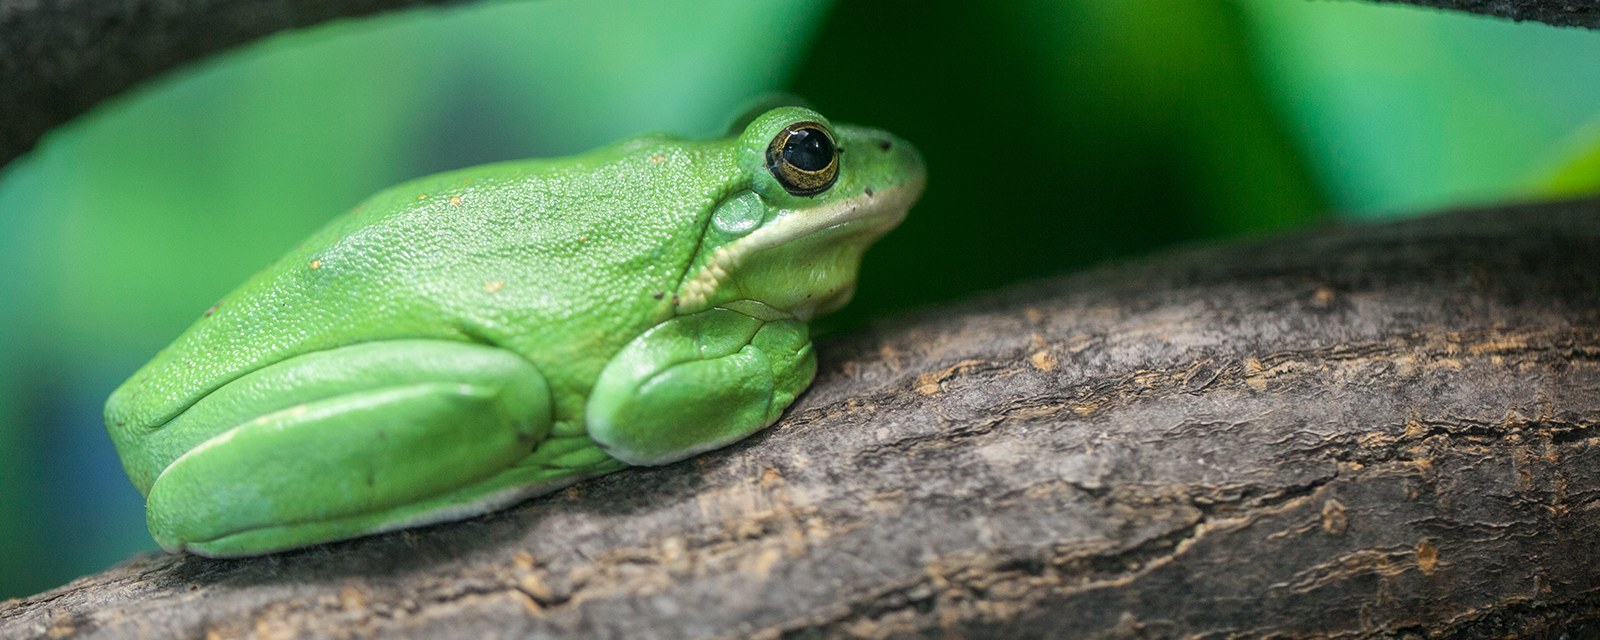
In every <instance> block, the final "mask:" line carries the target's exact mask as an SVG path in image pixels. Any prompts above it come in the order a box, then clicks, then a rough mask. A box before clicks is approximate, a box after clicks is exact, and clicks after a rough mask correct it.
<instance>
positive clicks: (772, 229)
mask: <svg viewBox="0 0 1600 640" xmlns="http://www.w3.org/2000/svg"><path fill="white" fill-rule="evenodd" d="M921 193H922V185H920V184H911V183H908V184H903V185H899V186H895V187H890V188H887V189H883V190H881V191H877V192H868V193H863V194H861V195H859V196H856V197H854V198H849V199H846V200H839V201H836V202H830V203H828V204H825V205H822V206H820V207H817V208H815V209H798V210H796V209H789V210H784V211H780V212H779V214H778V216H777V217H776V218H774V219H773V221H772V222H770V223H767V224H766V225H765V226H763V227H761V228H760V229H756V230H755V231H753V232H751V233H750V235H747V236H745V237H743V238H740V239H738V240H735V241H733V243H731V244H729V245H727V246H725V247H721V248H719V249H717V250H716V252H715V253H713V254H711V261H710V262H707V263H706V266H704V267H701V269H700V272H699V273H697V274H696V275H695V277H693V278H690V279H689V280H688V281H687V282H685V283H684V285H683V288H682V289H681V290H680V291H679V292H678V299H677V311H678V312H679V313H693V312H695V311H699V310H700V309H701V308H702V307H704V306H705V304H706V301H707V300H708V299H709V298H710V297H711V294H712V293H714V292H716V290H717V287H718V286H720V285H721V284H722V283H723V281H725V280H726V279H727V277H728V272H730V271H733V270H735V269H738V268H739V266H740V265H741V264H743V263H744V260H745V258H747V257H749V256H750V255H752V254H755V253H757V252H760V251H763V250H766V249H771V248H773V247H777V246H780V245H783V244H784V243H787V242H790V241H793V240H796V239H798V238H803V237H805V236H808V235H811V234H813V233H816V232H818V231H823V230H825V229H831V228H834V227H837V226H839V225H842V224H846V223H849V222H855V221H857V220H868V219H876V220H874V222H875V223H876V224H875V225H874V227H876V228H882V229H884V230H888V229H891V228H893V227H894V226H895V225H897V224H900V221H901V220H904V219H905V217H906V212H907V211H909V210H910V209H911V204H912V202H913V201H914V200H915V199H916V197H917V196H918V195H919V194H921ZM805 319H806V318H801V320H805Z"/></svg>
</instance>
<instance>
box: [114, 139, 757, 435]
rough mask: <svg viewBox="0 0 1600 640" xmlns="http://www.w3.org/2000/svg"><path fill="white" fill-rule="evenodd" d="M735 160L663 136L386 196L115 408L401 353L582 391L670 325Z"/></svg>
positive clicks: (459, 174)
mask: <svg viewBox="0 0 1600 640" xmlns="http://www.w3.org/2000/svg"><path fill="white" fill-rule="evenodd" d="M729 153H730V152H729V151H727V150H726V149H724V148H722V147H719V146H717V145H714V144H703V143H694V142H685V141H680V140H676V139H672V138H667V137H660V136H654V137H645V138H637V139H633V140H629V141H625V142H622V143H619V144H617V145H613V146H610V147H605V148H602V149H598V150H595V151H592V152H589V153H586V154H583V155H579V156H574V157H570V158H563V159H560V160H524V161H513V162H505V163H498V164H493V165H485V166H481V167H473V168H469V169H462V170H458V171H451V172H446V173H441V174H436V175H432V176H427V177H423V178H419V179H416V180H412V181H410V182H406V183H403V184H400V185H397V186H395V187H391V188H389V189H385V190H384V191H381V192H379V193H377V194H375V195H373V196H372V197H371V198H369V199H367V200H366V201H365V202H364V203H362V204H361V205H358V206H357V207H356V208H355V209H353V210H352V211H351V212H350V213H349V214H347V215H343V216H340V217H339V218H337V219H335V220H333V221H332V222H330V223H329V224H328V225H327V226H326V227H324V228H323V229H322V230H321V231H319V232H318V233H317V234H315V235H314V236H312V237H311V238H309V239H307V240H306V241H305V242H304V243H302V244H301V245H299V246H298V247H296V248H295V249H294V250H292V251H290V252H289V253H288V254H287V255H286V256H284V257H283V258H282V259H281V260H279V261H278V262H277V263H275V264H273V265H272V266H270V267H268V268H267V269H265V270H264V271H262V272H261V273H258V274H257V275H256V276H255V277H253V278H251V279H250V281H248V282H246V283H245V284H244V285H243V286H241V287H240V288H239V289H237V290H235V291H234V292H232V293H230V294H229V295H228V296H226V297H225V298H223V299H222V300H221V301H219V302H218V303H217V305H216V306H215V307H214V308H213V309H212V310H210V311H208V312H207V313H206V315H205V317H202V318H201V319H199V320H198V321H197V322H196V323H195V324H194V325H192V326H191V327H190V328H189V329H188V330H187V331H186V332H185V333H184V334H183V335H182V336H180V337H179V338H178V339H177V340H176V341H174V343H173V344H172V345H171V346H169V347H168V348H167V349H166V350H165V351H163V352H162V353H161V354H160V355H158V356H157V357H156V358H155V359H154V360H152V361H151V362H150V363H148V364H146V365H145V367H144V368H143V369H142V370H141V371H140V372H139V373H137V374H135V375H134V376H133V378H132V379H130V380H129V382H128V383H126V384H124V386H123V387H122V388H120V389H118V390H117V392H116V394H114V395H113V397H112V401H111V404H110V406H109V407H108V409H111V408H116V407H126V408H127V409H128V415H123V416H119V418H120V419H122V420H124V421H131V422H136V423H141V424H146V425H152V426H153V425H159V424H161V423H162V422H164V421H165V420H166V419H168V418H170V417H171V415H172V414H175V413H176V412H178V411H181V410H182V409H183V408H184V407H185V406H187V405H188V404H190V403H192V402H193V401H194V400H195V399H196V398H198V397H200V396H201V395H203V394H205V393H206V392H208V391H209V390H210V389H214V388H216V387H218V386H220V385H222V384H225V383H226V382H228V381H229V380H231V379H233V378H236V377H238V376H239V375H242V374H243V373H245V372H249V371H252V370H255V369H258V368H260V367H263V366H267V365H270V364H273V363H275V362H279V361H282V360H284V359H286V358H289V357H293V356H295V355H299V354H303V353H307V352H311V351H318V350H323V349H330V348H336V347H340V346H346V345H350V344H356V343H361V342H370V341H377V340H389V339H401V338H433V339H446V340H458V341H468V342H478V343H487V344H494V345H498V346H503V347H506V348H509V349H511V350H513V351H515V352H518V353H520V354H522V355H523V356H524V357H527V358H529V359H530V360H531V361H533V362H534V364H535V365H537V366H540V367H541V368H542V369H548V370H547V371H545V375H546V376H547V377H549V378H551V382H552V384H553V385H557V386H562V385H563V383H564V382H566V381H567V380H569V379H570V380H571V382H570V384H573V385H580V386H581V385H583V384H585V381H584V380H583V379H584V378H589V379H592V377H593V375H594V374H596V373H597V372H598V367H599V366H600V365H601V364H603V362H604V360H605V359H606V358H608V357H609V355H610V354H611V353H615V351H616V350H617V349H619V348H620V347H621V345H622V344H623V343H625V342H626V341H627V340H628V339H630V338H631V337H633V335H636V334H637V333H638V332H639V331H642V330H643V329H644V328H646V327H648V326H650V325H651V324H653V323H655V322H658V321H659V320H660V318H659V317H657V316H659V315H660V314H662V313H666V312H668V309H669V306H668V305H667V304H665V303H664V302H663V301H662V298H658V297H656V296H657V294H662V297H669V296H670V295H671V292H672V290H673V287H674V286H675V285H676V284H677V282H678V281H679V280H681V279H682V277H683V273H684V271H685V270H686V269H687V268H688V262H689V261H690V259H691V258H692V256H693V253H694V251H695V249H696V246H697V238H698V236H699V234H700V233H701V230H703V229H704V226H705V224H706V219H707V216H708V215H709V210H710V209H711V207H712V205H713V204H714V203H715V202H717V200H718V199H720V198H721V197H723V196H724V195H725V194H724V193H723V191H724V190H725V187H724V186H723V185H725V184H726V183H728V182H729V181H728V180H727V179H726V177H727V176H725V175H723V174H731V173H732V172H733V171H734V169H733V167H732V164H733V163H732V162H731V161H730V159H729V157H728V154H729ZM246 339H247V340H249V342H248V343H247V342H244V340H246ZM168 367H180V368H181V369H182V372H181V373H179V374H178V375H170V374H168V375H161V374H160V373H159V372H160V371H161V370H163V369H166V368H168ZM108 417H109V414H108Z"/></svg>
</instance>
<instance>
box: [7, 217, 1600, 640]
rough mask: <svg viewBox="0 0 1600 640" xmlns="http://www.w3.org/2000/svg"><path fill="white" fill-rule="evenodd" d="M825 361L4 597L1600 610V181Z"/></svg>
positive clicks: (707, 614) (1134, 269) (1131, 281)
mask: <svg viewBox="0 0 1600 640" xmlns="http://www.w3.org/2000/svg"><path fill="white" fill-rule="evenodd" d="M819 352H820V353H821V357H822V363H821V368H820V373H819V376H818V380H817V382H816V385H815V386H814V387H813V389H812V390H811V391H810V392H808V393H807V394H806V395H805V396H804V397H803V398H802V399H801V401H800V402H799V403H798V404H797V406H796V407H794V409H793V410H791V411H790V412H789V413H788V415H787V416H786V417H785V418H784V419H783V420H782V421H781V422H780V423H779V424H778V425H776V426H775V427H773V428H771V429H769V430H766V431H764V432H762V433H760V434H758V435H757V436H756V437H753V438H751V439H750V440H748V441H745V442H743V443H739V444H737V445H735V446H732V447H730V448H728V449H725V450H721V451H715V452H710V453H708V454H705V455H702V456H699V457H697V458H694V459H692V460H689V461H685V462H683V463H679V464H676V465H671V466H668V467H662V468H649V469H631V470H627V471H624V472H621V473H617V474H614V475H611V476H607V477H604V478H600V479H597V480H594V481H590V482H586V483H583V484H580V485H578V486H576V487H573V488H571V489H569V490H566V491H564V492H561V493H559V494H556V495H553V496H547V497H545V498H540V499H535V500H532V501H530V502H527V503H525V504H522V505H520V506H518V507H515V508H513V509H510V510H508V511H505V512H502V513H499V514H495V515H491V516H487V517H484V518H479V519H475V520H471V521H468V522H463V523H454V524H447V525H439V526H434V527H429V528H426V529H421V530H415V531H408V532H401V533H396V534H391V535H384V536H378V537H372V538H367V539H362V540H356V541H351V542H346V543H340V544H334V545H328V546H323V547H317V548H313V549H309V550H304V551H299V552H293V553H287V554H280V555H274V556H269V557H265V558H256V559H246V560H235V561H217V560H207V559H203V558H198V557H190V556H173V555H154V556H149V557H140V558H136V559H134V560H132V561H130V562H128V563H126V564H124V565H122V566H119V567H116V568H113V569H110V570H108V571H106V572H104V573H102V574H99V575H95V576H89V577H86V578H83V579H80V580H77V581H75V582H73V583H71V584H69V585H66V586H65V587H62V588H59V589H56V590H53V591H50V592H47V593H44V594H40V595H38V596H34V597H32V598H28V599H24V600H15V601H10V602H7V603H4V604H0V636H4V637H28V636H35V637H46V636H47V637H51V638H64V637H113V638H116V637H136V636H140V635H141V634H146V633H153V634H154V635H158V636H168V637H201V636H207V637H210V636H211V635H212V634H215V635H216V636H218V637H239V636H249V635H259V636H269V635H280V636H282V637H291V636H295V637H298V636H305V637H349V636H362V637H366V636H369V635H371V636H402V635H403V636H406V637H440V638H449V637H512V636H515V637H567V636H568V635H573V636H581V637H606V638H621V637H626V638H681V637H711V636H720V637H729V636H752V637H759V638H778V637H804V638H812V637H820V638H833V637H891V636H908V635H919V636H926V635H932V634H939V633H941V632H953V633H955V634H956V635H958V636H963V637H1000V636H1005V637H1023V636H1027V637H1038V636H1052V637H1082V638H1090V637H1136V636H1137V637H1176V636H1184V637H1192V636H1201V635H1206V636H1230V637H1234V636H1242V637H1261V636H1272V635H1277V636H1295V637H1304V636H1317V637H1327V636H1341V635H1347V636H1350V637H1395V636H1397V635H1399V634H1402V633H1411V632H1429V633H1432V634H1434V635H1429V636H1428V637H1445V638H1480V637H1512V636H1516V637H1524V636H1534V635H1535V634H1544V635H1538V637H1552V638H1553V637H1557V636H1558V635H1560V633H1561V632H1562V631H1563V629H1565V630H1568V631H1571V630H1573V629H1578V630H1579V631H1582V630H1583V629H1584V628H1585V627H1583V625H1592V624H1594V622H1593V621H1594V620H1597V619H1600V574H1596V572H1595V571H1594V570H1593V567H1595V566H1600V548H1597V547H1596V546H1595V545H1594V540H1596V539H1600V509H1597V508H1596V506H1600V201H1587V202H1577V203H1558V204H1545V205H1534V206H1521V207H1510V208H1505V209H1497V210H1482V211H1469V212H1462V213H1456V214H1451V215H1446V216H1441V217H1435V218H1431V219H1424V220H1418V221H1412V222H1404V223H1398V224H1389V225H1382V226H1357V227H1329V228H1324V229H1320V230H1316V231H1314V232H1310V233H1306V234H1303V235H1299V236H1295V237H1289V238H1281V239H1271V240H1262V241H1254V242H1246V243H1236V244H1228V245H1216V246H1205V247H1199V248H1194V249H1190V250H1186V251H1182V252H1177V253H1171V254H1166V255H1163V256H1158V257H1155V258H1151V259H1147V260H1144V261H1141V262H1138V263H1134V264H1129V265H1125V266H1121V267H1116V268H1110V269H1105V270H1099V271H1094V272H1090V273H1086V274H1081V275H1076V276H1072V277H1066V278H1060V279H1054V280H1047V281H1043V282H1039V283H1036V284H1032V285H1028V286H1024V287H1021V288H1017V289H1014V290H1011V291H1007V292H1003V293H1000V294H996V295H993V296H990V297H987V298H983V299H980V300H976V301H973V302H972V303H970V304H965V305H962V306H958V307H953V308H947V309H938V310H932V311H929V312H927V313H924V314H922V315H919V316H915V317H910V318H905V319H901V320H896V321H890V322H886V323H882V324H880V325H876V326H874V327H873V328H872V329H871V330H869V331H865V332H863V333H860V334H857V335H851V336H845V337H841V338H837V339H834V340H830V341H826V342H825V343H824V344H822V345H821V347H820V349H819ZM1588 629H1589V630H1591V631H1592V630H1593V627H1589V628H1588ZM1425 635H1426V634H1425ZM1574 637H1586V636H1584V635H1583V634H1582V633H1578V635H1575V636H1574Z"/></svg>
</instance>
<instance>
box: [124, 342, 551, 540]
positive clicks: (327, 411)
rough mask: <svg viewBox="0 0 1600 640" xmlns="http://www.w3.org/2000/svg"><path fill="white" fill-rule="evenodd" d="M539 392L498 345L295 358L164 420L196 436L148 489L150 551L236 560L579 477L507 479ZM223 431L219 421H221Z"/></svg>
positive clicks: (537, 423)
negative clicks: (153, 544)
mask: <svg viewBox="0 0 1600 640" xmlns="http://www.w3.org/2000/svg"><path fill="white" fill-rule="evenodd" d="M550 403H551V401H550V391H549V387H548V385H547V384H546V382H545V380H544V377H543V376H542V375H541V374H540V373H539V371H538V370H537V369H536V368H535V367H534V366H533V365H532V364H530V363H529V362H528V361H527V360H525V359H523V358H522V357H520V356H518V355H516V354H514V353H512V352H510V351H506V350H504V349H499V348H495V347H489V346H483V345H475V344H466V343H458V342H449V341H442V340H396V341H387V342H374V343H365V344H360V345H354V346H350V347H342V348H338V349H332V350H328V351H322V352H316V353H312V354H307V355H304V356H300V357H297V358H292V359H290V360H286V361H284V362H280V363H278V364H274V365H271V366H269V367H266V368H264V369H262V370H259V371H256V372H254V373H252V374H249V375H247V376H245V377H243V378H240V379H239V380H236V381H234V382H231V383H229V384H227V385H224V386H223V387H221V388H219V389H218V390H216V391H215V392H213V393H211V394H210V395H208V396H207V397H206V398H205V399H203V400H202V401H201V402H199V403H197V404H196V405H195V406H194V407H192V408H191V409H189V410H188V411H186V412H184V414H183V415H181V416H180V417H179V418H178V419H175V420H174V421H173V423H171V424H169V425H168V428H170V429H171V431H172V434H171V435H170V436H169V437H171V438H174V439H181V438H182V437H184V434H185V433H186V432H188V433H200V434H209V433H215V434H216V435H212V436H211V437H209V438H207V439H205V440H204V441H203V442H199V443H198V445H197V446H180V447H177V448H176V449H175V450H182V451H185V453H183V454H182V455H181V456H178V457H177V458H176V459H175V460H173V461H172V462H171V463H170V464H168V465H167V466H166V467H165V469H164V470H163V471H162V472H161V474H160V476H159V477H158V478H157V479H156V480H155V482H154V484H153V485H152V486H151V488H150V494H149V501H148V505H147V515H148V520H149V524H150V531H151V534H152V535H153V536H154V537H155V538H156V541H157V542H159V543H160V544H161V546H162V547H163V548H166V549H169V550H176V549H187V550H190V551H194V552H196V553H201V554H203V555H211V556H239V555H253V554H259V553H268V552H272V551H278V550H282V549H289V548H294V547H300V546H305V545H309V544H315V543H319V542H327V541H331V540H338V539H343V538H350V537H355V536H360V535H365V534H369V533H376V532H379V531H386V530H391V529H397V528H401V527H406V526H415V525H418V524H424V523H428V522H438V521H442V520H450V519H459V518H463V517H467V516H471V515H476V514H478V513H482V512H484V511H488V510H492V509H495V508H499V507H501V506H504V505H505V504H507V503H509V502H512V501H515V500H517V499H520V498H521V497H525V496H527V495H531V494H532V493H536V492H539V491H549V490H553V489H554V488H556V487H558V486H560V485H561V484H562V483H564V482H570V481H572V480H574V479H577V478H580V477H582V474H581V473H570V472H569V473H564V474H562V473H545V474H543V475H542V476H539V475H537V474H535V475H533V476H530V475H529V474H527V473H526V472H523V473H522V474H521V475H520V476H519V475H517V474H516V473H512V472H513V471H514V470H516V469H518V468H519V463H520V462H522V461H523V460H525V459H527V458H529V457H530V455H531V454H532V452H533V451H535V449H536V448H538V447H539V445H540V444H541V443H542V442H544V441H545V440H546V439H547V438H548V436H549V433H550V424H551V407H550ZM229 425H231V426H229Z"/></svg>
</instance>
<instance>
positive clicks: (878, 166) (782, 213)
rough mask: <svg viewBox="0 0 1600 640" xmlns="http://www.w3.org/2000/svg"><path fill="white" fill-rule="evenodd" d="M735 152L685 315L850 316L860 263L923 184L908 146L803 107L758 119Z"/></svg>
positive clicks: (683, 290) (682, 291)
mask: <svg viewBox="0 0 1600 640" xmlns="http://www.w3.org/2000/svg"><path fill="white" fill-rule="evenodd" d="M732 143H733V144H735V145H736V148H735V162H736V163H737V164H738V168H739V182H738V183H737V184H735V185H734V186H733V188H732V189H730V192H729V193H728V195H727V196H726V197H724V198H723V199H722V201H721V202H720V203H719V204H718V205H717V206H716V209H715V210H714V211H713V213H712V216H711V221H710V224H709V225H708V227H707V229H706V232H705V236H704V238H703V239H702V241H701V244H700V249H699V252H698V255H697V256H696V257H695V259H694V261H693V262H692V263H691V266H690V268H689V270H688V272H687V273H686V274H685V277H684V280H683V284H682V285H681V286H680V287H679V290H678V297H677V311H678V312H679V313H693V312H696V311H699V310H702V309H705V308H708V307H710V306H713V305H717V304H721V303H725V302H729V301H733V300H755V301H758V302H762V303H765V304H767V305H769V306H773V307H777V308H779V309H783V310H785V311H788V312H789V313H792V314H794V315H795V316H796V317H798V318H800V319H802V320H805V319H809V318H811V317H812V316H815V315H818V314H822V313H827V312H830V311H833V310H835V309H838V308H839V307H841V306H844V304H845V303H846V302H849V300H850V296H851V294H853V293H854V292H855V283H856V274H857V271H858V270H859V268H860V265H861V254H862V253H863V252H865V251H866V249H867V247H868V246H869V245H871V244H872V243H873V242H874V241H876V240H877V239H878V238H879V237H882V236H883V234H884V233H886V232H888V231H889V230H890V229H893V228H894V227H895V225H897V224H899V223H900V221H901V220H903V219H904V218H905V216H906V211H907V210H908V209H910V208H911V205H912V204H913V203H915V202H916V201H917V197H918V196H920V195H922V187H923V184H924V183H925V182H926V178H927V171H926V169H925V168H924V167H923V163H922V156H921V154H918V153H917V150H916V149H915V148H913V147H912V146H911V145H910V144H907V143H906V141H904V140H901V139H900V138H897V137H895V136H893V135H891V134H889V133H887V132H884V131H879V130H877V129H871V128H867V127H858V126H854V125H848V124H832V123H830V122H828V120H827V118H824V117H822V115H821V114H818V113H817V112H815V111H812V110H810V109H806V108H803V107H780V108H777V109H773V110H771V111H768V112H766V113H765V114H762V115H761V116H759V117H757V118H756V119H755V120H754V121H752V122H751V123H750V124H749V125H748V126H746V127H745V128H744V131H743V133H742V134H740V135H739V136H738V138H736V139H734V140H733V141H732Z"/></svg>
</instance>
